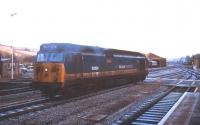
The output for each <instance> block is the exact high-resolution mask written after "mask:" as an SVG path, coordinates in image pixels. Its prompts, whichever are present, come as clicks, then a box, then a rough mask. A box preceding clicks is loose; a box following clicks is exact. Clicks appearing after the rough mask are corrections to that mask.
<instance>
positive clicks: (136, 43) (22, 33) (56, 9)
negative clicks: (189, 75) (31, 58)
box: [0, 0, 200, 58]
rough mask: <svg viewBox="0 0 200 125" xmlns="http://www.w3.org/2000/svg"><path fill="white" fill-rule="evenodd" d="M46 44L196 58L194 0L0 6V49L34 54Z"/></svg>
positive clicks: (198, 16)
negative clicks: (27, 50) (2, 46)
mask: <svg viewBox="0 0 200 125" xmlns="http://www.w3.org/2000/svg"><path fill="white" fill-rule="evenodd" d="M12 13H17V15H15V16H10V15H11V14H12ZM48 42H69V43H75V44H87V45H93V46H101V47H106V48H117V49H125V50H131V51H139V52H143V53H148V52H153V53H155V54H157V55H160V56H163V57H166V58H174V57H180V56H184V55H191V54H196V53H200V46H199V45H200V0H1V1H0V43H1V44H6V45H11V44H12V43H13V44H14V46H17V47H31V48H39V46H40V45H41V44H42V43H48Z"/></svg>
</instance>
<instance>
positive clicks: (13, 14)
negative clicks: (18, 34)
mask: <svg viewBox="0 0 200 125" xmlns="http://www.w3.org/2000/svg"><path fill="white" fill-rule="evenodd" d="M15 15H17V13H12V14H11V15H10V16H11V17H13V16H15ZM13 54H14V51H13V41H12V59H11V60H12V63H11V79H13Z"/></svg>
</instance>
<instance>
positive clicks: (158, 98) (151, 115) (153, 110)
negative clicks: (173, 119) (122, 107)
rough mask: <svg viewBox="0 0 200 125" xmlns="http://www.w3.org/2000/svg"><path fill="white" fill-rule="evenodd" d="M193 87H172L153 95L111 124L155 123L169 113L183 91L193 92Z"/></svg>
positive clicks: (150, 124) (181, 97)
mask: <svg viewBox="0 0 200 125" xmlns="http://www.w3.org/2000/svg"><path fill="white" fill-rule="evenodd" d="M178 84H180V82H179V83H178ZM194 90H195V87H191V86H188V87H177V86H174V87H172V88H171V89H170V90H169V91H167V92H164V93H161V94H159V95H155V96H153V97H151V98H149V99H148V100H146V101H145V102H143V103H142V104H141V105H139V106H138V107H137V108H133V109H131V110H129V111H128V112H126V113H124V114H123V115H122V116H121V117H120V118H119V119H117V120H116V121H114V122H113V123H111V125H157V124H159V123H160V122H163V121H164V120H163V118H164V117H165V116H167V115H169V112H170V110H171V112H172V110H173V108H174V106H177V105H178V103H179V102H180V101H181V99H183V98H184V96H185V92H193V91H194ZM174 109H175V108H174Z"/></svg>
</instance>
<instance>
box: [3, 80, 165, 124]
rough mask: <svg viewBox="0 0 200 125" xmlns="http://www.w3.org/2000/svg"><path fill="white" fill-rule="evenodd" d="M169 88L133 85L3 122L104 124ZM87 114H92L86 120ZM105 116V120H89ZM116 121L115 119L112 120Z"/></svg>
mask: <svg viewBox="0 0 200 125" xmlns="http://www.w3.org/2000/svg"><path fill="white" fill-rule="evenodd" d="M166 89H167V87H161V86H160V85H156V84H154V85H152V84H151V85H147V84H140V85H131V86H129V87H127V88H122V89H119V90H115V91H112V92H108V93H105V94H100V95H96V96H93V97H89V98H85V99H81V100H78V101H75V102H71V103H66V104H63V105H59V106H56V107H52V108H49V109H45V110H42V111H37V112H33V113H28V114H25V115H21V116H17V117H13V118H10V119H7V120H4V121H1V122H0V124H2V125H44V124H45V125H46V124H47V125H52V124H55V125H88V124H89V125H90V124H91V125H93V124H98V125H101V124H103V123H105V121H106V120H111V119H109V118H112V117H111V116H112V115H113V114H116V112H118V111H120V110H121V109H123V108H125V107H126V106H128V105H130V104H133V105H134V103H137V102H138V101H139V100H141V99H144V98H146V97H148V96H149V95H152V94H154V93H155V92H158V91H164V90H166ZM84 116H88V117H87V118H86V117H85V118H86V119H85V118H84ZM89 116H91V117H89ZM95 116H96V117H97V116H102V118H104V117H105V118H104V119H101V120H97V119H96V120H95V119H93V120H88V119H92V118H94V117H95ZM111 121H112V120H111Z"/></svg>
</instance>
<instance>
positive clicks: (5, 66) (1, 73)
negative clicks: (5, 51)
mask: <svg viewBox="0 0 200 125" xmlns="http://www.w3.org/2000/svg"><path fill="white" fill-rule="evenodd" d="M11 67H12V64H11V59H10V58H2V57H0V78H1V79H10V78H11ZM13 76H14V78H19V63H18V62H17V61H16V59H15V60H14V63H13Z"/></svg>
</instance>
